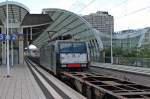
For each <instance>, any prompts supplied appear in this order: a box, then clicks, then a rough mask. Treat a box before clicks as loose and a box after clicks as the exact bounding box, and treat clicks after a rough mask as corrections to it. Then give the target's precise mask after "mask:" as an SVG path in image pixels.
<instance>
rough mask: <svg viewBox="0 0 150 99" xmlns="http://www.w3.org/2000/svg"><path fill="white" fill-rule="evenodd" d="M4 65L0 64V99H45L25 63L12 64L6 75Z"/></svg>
mask: <svg viewBox="0 0 150 99" xmlns="http://www.w3.org/2000/svg"><path fill="white" fill-rule="evenodd" d="M6 70H7V69H6V65H5V66H4V65H0V99H46V97H45V95H44V94H43V92H42V90H41V89H40V87H39V86H38V84H37V82H36V80H35V79H34V77H33V75H32V74H31V72H30V71H29V68H28V67H27V65H26V64H21V65H14V66H13V67H11V70H10V77H9V78H7V77H6V73H7V71H6Z"/></svg>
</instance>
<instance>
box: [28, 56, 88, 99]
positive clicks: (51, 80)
mask: <svg viewBox="0 0 150 99" xmlns="http://www.w3.org/2000/svg"><path fill="white" fill-rule="evenodd" d="M26 63H27V64H28V67H29V69H30V71H31V73H32V74H33V76H34V78H35V79H36V81H37V82H38V84H39V86H40V88H41V89H42V91H43V93H44V94H45V96H46V98H47V99H86V98H85V97H84V96H82V95H81V94H79V93H78V92H76V91H74V90H73V89H71V88H70V87H69V86H67V85H66V84H64V83H63V82H61V81H60V80H58V79H57V78H55V77H54V76H53V75H51V74H49V73H48V72H46V71H45V70H43V69H42V68H40V67H39V66H38V65H37V64H35V63H33V62H32V61H31V60H29V59H27V58H26Z"/></svg>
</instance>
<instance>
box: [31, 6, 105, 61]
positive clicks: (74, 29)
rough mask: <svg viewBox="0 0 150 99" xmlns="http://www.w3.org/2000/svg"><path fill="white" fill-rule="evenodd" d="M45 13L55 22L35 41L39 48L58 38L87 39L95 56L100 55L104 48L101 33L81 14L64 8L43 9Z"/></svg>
mask: <svg viewBox="0 0 150 99" xmlns="http://www.w3.org/2000/svg"><path fill="white" fill-rule="evenodd" d="M42 13H43V14H48V15H49V16H50V17H51V19H52V20H53V23H52V24H51V25H50V26H49V27H48V28H47V29H45V30H44V31H43V33H41V35H40V36H39V37H38V38H37V39H36V40H35V41H34V42H33V44H34V45H36V46H37V47H38V48H40V47H41V46H42V45H44V44H46V43H47V42H50V41H53V40H55V39H57V38H63V39H64V38H65V39H73V40H80V41H86V42H88V44H89V47H90V51H91V52H92V55H91V56H93V57H95V58H96V57H99V56H100V55H99V54H100V51H101V50H103V44H102V41H101V38H100V35H99V34H100V33H99V32H98V31H97V30H95V29H93V28H92V26H91V25H90V24H89V23H88V22H87V21H86V20H85V19H83V18H82V17H81V16H80V15H77V14H75V13H73V12H70V11H66V10H62V9H52V8H48V9H43V12H42Z"/></svg>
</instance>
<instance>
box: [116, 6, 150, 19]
mask: <svg viewBox="0 0 150 99" xmlns="http://www.w3.org/2000/svg"><path fill="white" fill-rule="evenodd" d="M148 8H150V5H149V6H147V7H143V8H140V9H138V10H134V11H132V12H129V13H127V14H125V15H123V16H120V17H118V18H116V19H122V18H124V17H127V16H130V15H133V14H136V13H138V12H141V11H144V10H146V9H148Z"/></svg>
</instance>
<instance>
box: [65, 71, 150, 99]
mask: <svg viewBox="0 0 150 99" xmlns="http://www.w3.org/2000/svg"><path fill="white" fill-rule="evenodd" d="M63 75H64V76H66V77H67V78H68V81H67V82H71V83H72V84H73V85H74V87H76V89H77V90H78V91H79V92H80V93H82V94H83V95H84V96H86V97H87V98H88V99H150V87H147V86H144V85H139V84H136V83H132V82H129V81H124V80H120V79H116V78H113V77H108V76H104V75H99V74H93V73H89V72H74V73H69V72H64V73H63Z"/></svg>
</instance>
